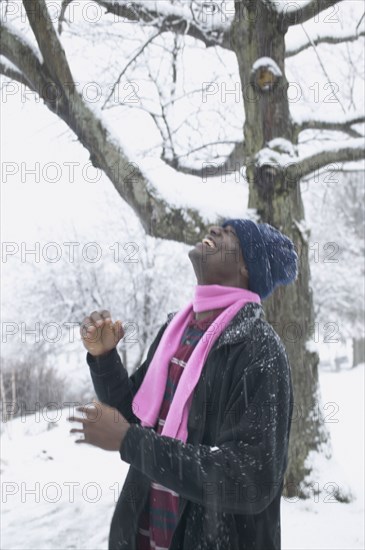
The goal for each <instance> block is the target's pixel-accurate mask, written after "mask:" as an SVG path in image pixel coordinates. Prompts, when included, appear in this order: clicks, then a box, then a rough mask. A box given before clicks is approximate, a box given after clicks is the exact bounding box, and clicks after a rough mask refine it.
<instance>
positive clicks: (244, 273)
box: [240, 264, 249, 288]
mask: <svg viewBox="0 0 365 550" xmlns="http://www.w3.org/2000/svg"><path fill="white" fill-rule="evenodd" d="M240 275H241V277H242V280H243V281H244V283H245V288H248V280H249V275H248V271H247V267H246V266H245V265H244V264H243V265H241V267H240Z"/></svg>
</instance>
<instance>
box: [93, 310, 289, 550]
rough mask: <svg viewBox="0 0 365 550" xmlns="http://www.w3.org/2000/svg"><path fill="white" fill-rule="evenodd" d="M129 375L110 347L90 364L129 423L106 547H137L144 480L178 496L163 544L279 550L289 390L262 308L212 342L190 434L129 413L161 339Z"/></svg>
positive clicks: (99, 387)
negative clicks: (144, 422) (158, 427)
mask: <svg viewBox="0 0 365 550" xmlns="http://www.w3.org/2000/svg"><path fill="white" fill-rule="evenodd" d="M171 318H172V315H171V314H170V315H169V317H168V321H167V322H166V323H165V324H164V325H163V326H162V327H161V329H160V331H159V332H158V334H157V337H156V339H155V340H154V342H153V344H152V346H151V347H150V349H149V352H148V355H147V359H146V361H145V362H144V363H143V364H142V365H141V367H140V368H139V369H137V371H136V372H135V373H134V374H133V375H132V376H130V377H129V378H128V374H127V371H126V370H125V369H124V367H123V366H122V363H121V360H120V357H119V355H118V353H117V352H116V350H113V351H111V352H110V353H109V354H108V355H106V356H103V357H102V358H98V359H95V358H93V357H92V356H90V355H89V354H88V356H87V361H88V364H89V366H90V372H91V376H92V380H93V384H94V388H95V391H96V394H97V396H98V399H99V400H100V401H102V402H104V403H106V404H108V405H110V406H112V407H115V408H117V409H118V410H119V411H120V412H121V413H122V414H123V415H124V416H125V418H126V419H127V420H128V421H129V422H131V423H133V425H132V426H131V427H130V429H129V430H128V432H127V435H126V437H125V439H124V441H123V443H122V445H121V448H120V455H121V458H122V460H124V461H125V462H127V463H129V464H130V465H131V466H130V468H129V472H128V475H127V478H126V480H125V483H124V486H123V489H122V492H121V494H120V497H119V500H118V503H117V506H116V509H115V511H114V515H113V519H112V523H111V528H110V534H109V550H117V549H122V548H123V549H125V550H138V549H136V546H135V538H136V532H137V527H138V520H139V515H140V513H141V511H142V509H143V507H144V504H145V501H146V499H147V497H148V492H149V487H150V483H151V480H154V481H156V482H157V483H159V484H161V485H164V486H165V487H168V488H169V489H171V490H173V491H175V492H176V493H178V494H179V495H180V504H179V510H180V516H179V522H178V525H177V527H176V530H175V533H174V536H173V539H172V543H171V545H170V550H279V549H280V547H281V539H280V497H281V493H282V488H283V478H284V473H285V470H286V466H287V455H288V442H289V433H290V426H291V417H292V412H293V390H292V380H291V373H290V366H289V363H288V359H287V355H286V352H285V348H284V346H283V344H282V342H281V340H280V338H279V337H278V335H277V334H276V333H275V331H274V330H273V328H272V327H271V325H269V324H268V323H267V322H266V321H265V320H264V313H263V310H262V307H261V306H260V305H258V304H253V303H249V304H246V305H245V306H244V307H243V308H242V309H241V310H240V311H239V312H238V313H237V315H236V316H235V317H234V319H232V321H231V323H230V324H229V325H228V326H227V327H226V329H225V330H224V331H223V332H222V334H221V335H220V337H219V338H218V340H217V341H216V342H215V344H214V346H213V347H212V349H211V351H210V353H209V355H208V357H207V360H206V363H205V365H204V367H203V370H202V373H201V377H200V379H199V382H198V384H197V386H196V388H195V390H194V397H193V400H192V405H191V409H190V413H189V418H188V439H187V442H186V443H185V444H184V443H182V442H181V441H179V440H177V439H173V438H170V437H166V436H161V435H158V434H157V433H156V432H155V431H154V430H153V429H152V428H143V427H141V425H140V421H139V419H138V418H137V417H136V416H135V415H134V414H133V411H132V407H131V404H132V400H133V396H134V395H135V393H136V392H137V390H138V388H139V387H140V385H141V383H142V380H143V378H144V375H145V373H146V371H147V369H148V365H149V363H150V361H151V358H152V357H153V354H154V352H155V350H156V347H157V345H158V343H159V341H160V338H161V336H162V334H163V332H164V330H165V328H166V326H167V324H168V323H169V322H170V320H171Z"/></svg>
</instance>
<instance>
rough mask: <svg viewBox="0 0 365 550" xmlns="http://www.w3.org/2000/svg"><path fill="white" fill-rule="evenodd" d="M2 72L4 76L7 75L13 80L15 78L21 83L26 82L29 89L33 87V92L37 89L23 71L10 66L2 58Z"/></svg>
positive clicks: (0, 65)
mask: <svg viewBox="0 0 365 550" xmlns="http://www.w3.org/2000/svg"><path fill="white" fill-rule="evenodd" d="M0 74H3V75H4V76H7V77H8V78H10V79H11V80H15V81H17V82H19V83H20V84H24V86H27V87H28V88H29V89H31V90H32V91H33V92H35V91H36V90H35V89H34V88H33V86H32V84H31V82H29V80H27V79H26V78H25V76H24V75H23V73H21V72H20V71H18V70H17V69H15V68H13V67H10V65H7V64H6V63H3V62H2V61H1V60H0Z"/></svg>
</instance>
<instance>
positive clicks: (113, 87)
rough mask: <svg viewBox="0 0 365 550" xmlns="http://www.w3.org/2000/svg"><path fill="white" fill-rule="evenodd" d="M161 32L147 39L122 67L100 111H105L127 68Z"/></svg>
mask: <svg viewBox="0 0 365 550" xmlns="http://www.w3.org/2000/svg"><path fill="white" fill-rule="evenodd" d="M161 32H162V31H160V30H158V31H157V32H156V33H155V34H153V35H152V36H150V37H149V38H148V40H146V42H145V43H144V44H143V46H142V47H141V48H139V50H138V51H137V52H136V53H135V55H134V56H133V57H132V59H130V60H129V61H128V63H127V64H126V66H125V67H124V69H123V70H122V72H121V73H120V74H119V76H118V78H117V80H116V81H115V82H114V84H113V86H112V89H111V92H110V94H109V95H108V97H107V98H106V100H105V101H104V103H103V106H102V108H101V109H102V110H103V109H105V107H106V105H107V104H108V103H109V100H110V98H111V97H112V96H113V94H114V91H115V88H116V87H117V86H118V84H119V82H120V81H121V79H122V76H123V75H124V74H125V73H126V71H127V70H128V68H129V67H130V66H131V65H132V63H133V62H134V61H135V60H136V59H137V58H138V57H139V56H140V55H141V54H142V53H143V51H144V50H145V48H147V46H148V44H150V43H151V42H152V41H153V40H154V39H155V38H157V37H158V36H160V34H161Z"/></svg>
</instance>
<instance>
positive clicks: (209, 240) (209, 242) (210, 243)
mask: <svg viewBox="0 0 365 550" xmlns="http://www.w3.org/2000/svg"><path fill="white" fill-rule="evenodd" d="M202 243H203V244H206V245H207V246H209V247H210V248H217V245H216V244H215V242H214V241H213V239H212V238H211V237H205V238H204V239H203V240H202Z"/></svg>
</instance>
